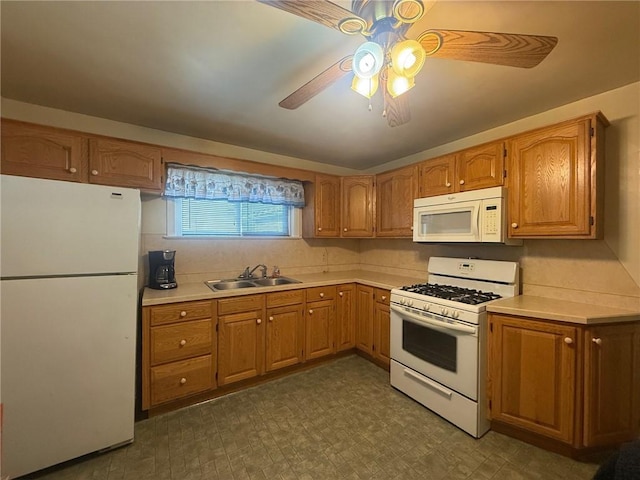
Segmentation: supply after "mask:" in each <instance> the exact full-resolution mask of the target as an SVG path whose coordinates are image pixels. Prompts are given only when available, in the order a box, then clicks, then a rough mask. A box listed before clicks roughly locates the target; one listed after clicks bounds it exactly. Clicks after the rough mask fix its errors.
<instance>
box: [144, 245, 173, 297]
mask: <svg viewBox="0 0 640 480" xmlns="http://www.w3.org/2000/svg"><path fill="white" fill-rule="evenodd" d="M175 257H176V251H175V250H155V251H152V252H149V287H150V288H155V289H156V290H166V289H169V288H176V287H177V286H178V284H177V283H176V271H175V268H174V259H175Z"/></svg>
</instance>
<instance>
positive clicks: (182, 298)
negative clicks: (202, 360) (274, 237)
mask: <svg viewBox="0 0 640 480" xmlns="http://www.w3.org/2000/svg"><path fill="white" fill-rule="evenodd" d="M287 276H289V275H287ZM291 277H292V278H294V279H296V280H300V281H301V282H302V283H292V284H289V285H279V286H277V287H255V288H239V289H236V290H225V291H223V292H214V291H213V290H211V289H210V288H209V287H207V286H206V285H205V284H204V282H197V283H179V284H178V288H174V289H172V290H153V289H150V288H148V287H146V288H145V289H144V293H143V295H142V306H143V307H148V306H151V305H162V304H165V303H175V302H187V301H192V300H207V299H212V298H224V297H235V296H238V295H251V294H256V293H269V292H280V291H283V290H294V289H298V288H309V287H321V286H326V285H336V284H340V283H351V282H358V283H362V284H365V285H369V286H372V287H377V288H384V289H387V290H390V289H392V288H396V287H401V286H403V285H411V284H414V283H419V282H425V281H426V277H427V274H426V272H425V275H424V277H423V278H419V277H404V276H398V275H390V274H386V273H379V272H371V271H366V270H350V271H345V272H326V273H306V274H301V275H291ZM212 280H213V278H212Z"/></svg>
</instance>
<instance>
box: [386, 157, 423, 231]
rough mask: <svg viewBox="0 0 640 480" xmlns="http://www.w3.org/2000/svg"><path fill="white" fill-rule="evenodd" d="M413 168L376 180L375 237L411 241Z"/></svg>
mask: <svg viewBox="0 0 640 480" xmlns="http://www.w3.org/2000/svg"><path fill="white" fill-rule="evenodd" d="M417 170H418V168H417V167H416V166H415V165H409V166H408V167H405V168H401V169H398V170H393V171H391V172H386V173H382V174H380V175H377V176H376V226H377V228H376V236H377V237H411V236H412V235H413V200H414V199H415V198H416V197H417V185H418V172H417Z"/></svg>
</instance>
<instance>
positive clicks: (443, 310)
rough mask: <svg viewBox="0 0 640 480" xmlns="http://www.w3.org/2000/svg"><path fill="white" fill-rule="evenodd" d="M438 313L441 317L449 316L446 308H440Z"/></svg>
mask: <svg viewBox="0 0 640 480" xmlns="http://www.w3.org/2000/svg"><path fill="white" fill-rule="evenodd" d="M440 313H441V314H442V315H449V310H447V309H446V308H441V309H440Z"/></svg>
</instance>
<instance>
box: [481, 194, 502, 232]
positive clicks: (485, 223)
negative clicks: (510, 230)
mask: <svg viewBox="0 0 640 480" xmlns="http://www.w3.org/2000/svg"><path fill="white" fill-rule="evenodd" d="M501 222H502V202H501V199H491V200H485V201H483V202H482V206H481V207H480V235H481V238H482V241H483V242H491V241H493V242H495V241H500V240H501V239H500V236H501V233H502V228H501V227H502V225H501Z"/></svg>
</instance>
